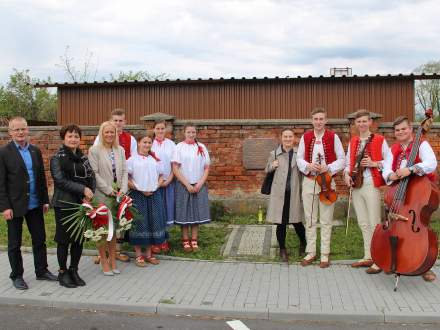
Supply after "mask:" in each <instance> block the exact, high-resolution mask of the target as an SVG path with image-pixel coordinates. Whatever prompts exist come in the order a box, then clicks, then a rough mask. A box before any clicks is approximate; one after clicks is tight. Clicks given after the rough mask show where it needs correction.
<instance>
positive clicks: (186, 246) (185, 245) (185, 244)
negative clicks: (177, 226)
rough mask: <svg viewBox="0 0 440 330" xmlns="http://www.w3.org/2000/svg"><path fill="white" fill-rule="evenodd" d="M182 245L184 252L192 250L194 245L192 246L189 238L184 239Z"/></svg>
mask: <svg viewBox="0 0 440 330" xmlns="http://www.w3.org/2000/svg"><path fill="white" fill-rule="evenodd" d="M182 247H183V251H184V252H191V251H192V247H191V244H190V241H189V239H183V240H182Z"/></svg>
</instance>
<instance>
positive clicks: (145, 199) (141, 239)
mask: <svg viewBox="0 0 440 330" xmlns="http://www.w3.org/2000/svg"><path fill="white" fill-rule="evenodd" d="M152 144H153V137H152V136H150V135H147V134H145V135H141V136H140V137H139V138H138V154H137V155H133V156H131V157H130V158H129V159H128V161H127V170H128V174H129V176H130V179H129V182H128V185H129V187H130V189H132V191H131V192H130V197H131V198H133V204H134V206H135V207H136V208H137V210H138V211H139V213H140V214H141V215H142V220H141V221H137V222H136V225H135V226H134V227H133V228H132V229H131V230H130V233H129V239H130V244H131V245H133V246H134V250H135V252H136V265H137V266H139V267H145V266H146V263H147V262H148V263H151V264H154V265H157V264H158V263H159V260H157V259H156V258H155V257H154V256H153V254H152V251H151V246H152V245H160V244H162V243H163V242H164V241H165V223H166V220H165V219H166V215H165V206H164V203H163V198H162V195H161V193H160V192H159V191H158V189H159V187H160V186H161V185H162V183H163V177H162V172H163V171H162V167H161V162H160V159H159V158H158V157H157V156H156V155H155V153H154V152H153V151H151V146H152ZM142 247H145V248H146V251H145V255H142Z"/></svg>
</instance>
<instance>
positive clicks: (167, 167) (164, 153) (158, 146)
mask: <svg viewBox="0 0 440 330" xmlns="http://www.w3.org/2000/svg"><path fill="white" fill-rule="evenodd" d="M151 150H152V151H153V152H154V153H155V154H156V156H157V157H158V158H159V159H160V161H161V163H162V168H163V178H164V179H165V180H166V179H168V177H169V176H170V174H171V171H172V169H171V159H172V157H173V155H174V152H175V150H176V144H175V143H174V142H173V141H171V140H170V139H164V140H163V141H162V142H159V141H157V140H156V139H154V141H153V146H152V147H151Z"/></svg>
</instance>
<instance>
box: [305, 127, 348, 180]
mask: <svg viewBox="0 0 440 330" xmlns="http://www.w3.org/2000/svg"><path fill="white" fill-rule="evenodd" d="M323 135H324V133H322V134H321V135H319V136H317V135H316V134H315V144H314V146H313V152H312V162H314V163H316V162H317V159H318V154H321V155H322V156H323V157H322V160H321V165H327V167H328V169H329V171H330V173H331V174H332V175H335V174H336V173H338V172H339V171H341V170H343V169H344V166H345V152H344V148H343V147H342V143H341V140H340V139H339V137H338V136H337V135H336V134H335V141H334V145H335V153H336V160H335V161H334V162H333V163H331V164H326V162H325V157H324V146H323V145H322V137H323ZM305 152H306V150H305V145H304V136H302V137H301V140H300V141H299V146H298V153H297V164H298V169H299V170H300V171H301V172H302V173H304V174H305V175H308V174H310V171H309V170H308V169H307V165H308V164H309V162H307V161H306V160H305V159H304V155H305Z"/></svg>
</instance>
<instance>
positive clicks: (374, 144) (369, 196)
mask: <svg viewBox="0 0 440 330" xmlns="http://www.w3.org/2000/svg"><path fill="white" fill-rule="evenodd" d="M354 123H355V126H356V128H357V130H358V132H359V136H353V137H352V138H351V140H350V143H349V145H348V150H347V158H346V167H345V170H344V181H345V183H346V184H347V186H348V187H350V189H353V190H352V198H353V207H354V210H355V212H356V217H357V220H358V224H359V228H360V229H361V232H362V238H363V240H364V257H363V258H362V259H360V260H358V261H356V262H355V263H353V264H352V265H351V266H352V267H354V268H358V267H369V268H368V269H367V270H366V272H367V273H368V274H375V273H378V272H380V269H379V267H377V266H376V265H374V263H373V260H372V259H371V253H370V245H371V239H372V237H373V233H374V229H375V227H376V224H378V223H379V222H380V219H381V207H382V203H381V192H380V190H379V187H381V186H383V185H385V181H384V180H383V178H382V168H383V162H384V159H385V158H387V156H388V155H389V153H390V149H389V147H388V144H387V141H386V140H385V138H384V137H383V136H382V135H380V134H372V133H371V132H370V127H371V125H372V123H373V121H372V119H371V117H370V112H369V111H367V110H364V109H361V110H358V111H356V113H355V120H354ZM362 152H363V158H362V160H361V161H360V164H358V163H357V161H358V158H359V155H361V153H362ZM356 174H357V175H359V176H361V177H357V178H355V175H356ZM353 178H355V181H356V182H353ZM360 180H362V183H361V182H360ZM358 182H359V183H358Z"/></svg>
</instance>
